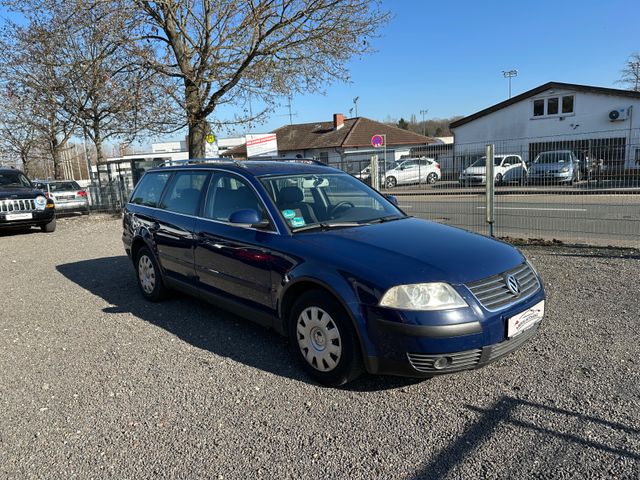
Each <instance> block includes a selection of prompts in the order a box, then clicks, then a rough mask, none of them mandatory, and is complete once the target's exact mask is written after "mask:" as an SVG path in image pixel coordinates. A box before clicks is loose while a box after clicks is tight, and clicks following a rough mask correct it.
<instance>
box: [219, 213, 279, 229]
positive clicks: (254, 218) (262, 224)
mask: <svg viewBox="0 0 640 480" xmlns="http://www.w3.org/2000/svg"><path fill="white" fill-rule="evenodd" d="M229 223H231V224H232V225H234V226H236V227H245V228H247V227H251V228H266V227H268V226H269V220H263V219H262V218H261V217H260V214H259V213H258V212H257V210H254V209H252V208H248V209H246V210H237V211H235V212H233V213H232V214H231V216H230V217H229Z"/></svg>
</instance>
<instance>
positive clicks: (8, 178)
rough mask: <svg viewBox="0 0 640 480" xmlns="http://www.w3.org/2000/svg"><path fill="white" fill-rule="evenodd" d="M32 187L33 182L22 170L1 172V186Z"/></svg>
mask: <svg viewBox="0 0 640 480" xmlns="http://www.w3.org/2000/svg"><path fill="white" fill-rule="evenodd" d="M24 187H27V188H31V182H30V181H29V179H28V178H27V177H25V176H24V175H23V174H22V173H20V172H2V173H0V188H24Z"/></svg>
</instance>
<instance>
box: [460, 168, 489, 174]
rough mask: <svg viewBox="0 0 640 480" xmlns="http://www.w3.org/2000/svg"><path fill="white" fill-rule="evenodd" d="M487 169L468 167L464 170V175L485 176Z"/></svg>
mask: <svg viewBox="0 0 640 480" xmlns="http://www.w3.org/2000/svg"><path fill="white" fill-rule="evenodd" d="M484 172H485V167H467V168H465V169H464V170H463V173H467V174H475V175H484Z"/></svg>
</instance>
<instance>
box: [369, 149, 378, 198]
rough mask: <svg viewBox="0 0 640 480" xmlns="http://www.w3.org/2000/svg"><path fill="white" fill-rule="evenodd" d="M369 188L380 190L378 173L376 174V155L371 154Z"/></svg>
mask: <svg viewBox="0 0 640 480" xmlns="http://www.w3.org/2000/svg"><path fill="white" fill-rule="evenodd" d="M370 170H371V171H370V177H369V178H370V179H371V188H375V189H376V190H380V175H378V155H371V167H370Z"/></svg>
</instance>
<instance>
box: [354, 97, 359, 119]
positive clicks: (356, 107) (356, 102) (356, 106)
mask: <svg viewBox="0 0 640 480" xmlns="http://www.w3.org/2000/svg"><path fill="white" fill-rule="evenodd" d="M358 100H360V97H356V98H354V99H353V105H354V107H355V109H356V117H357V116H358Z"/></svg>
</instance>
